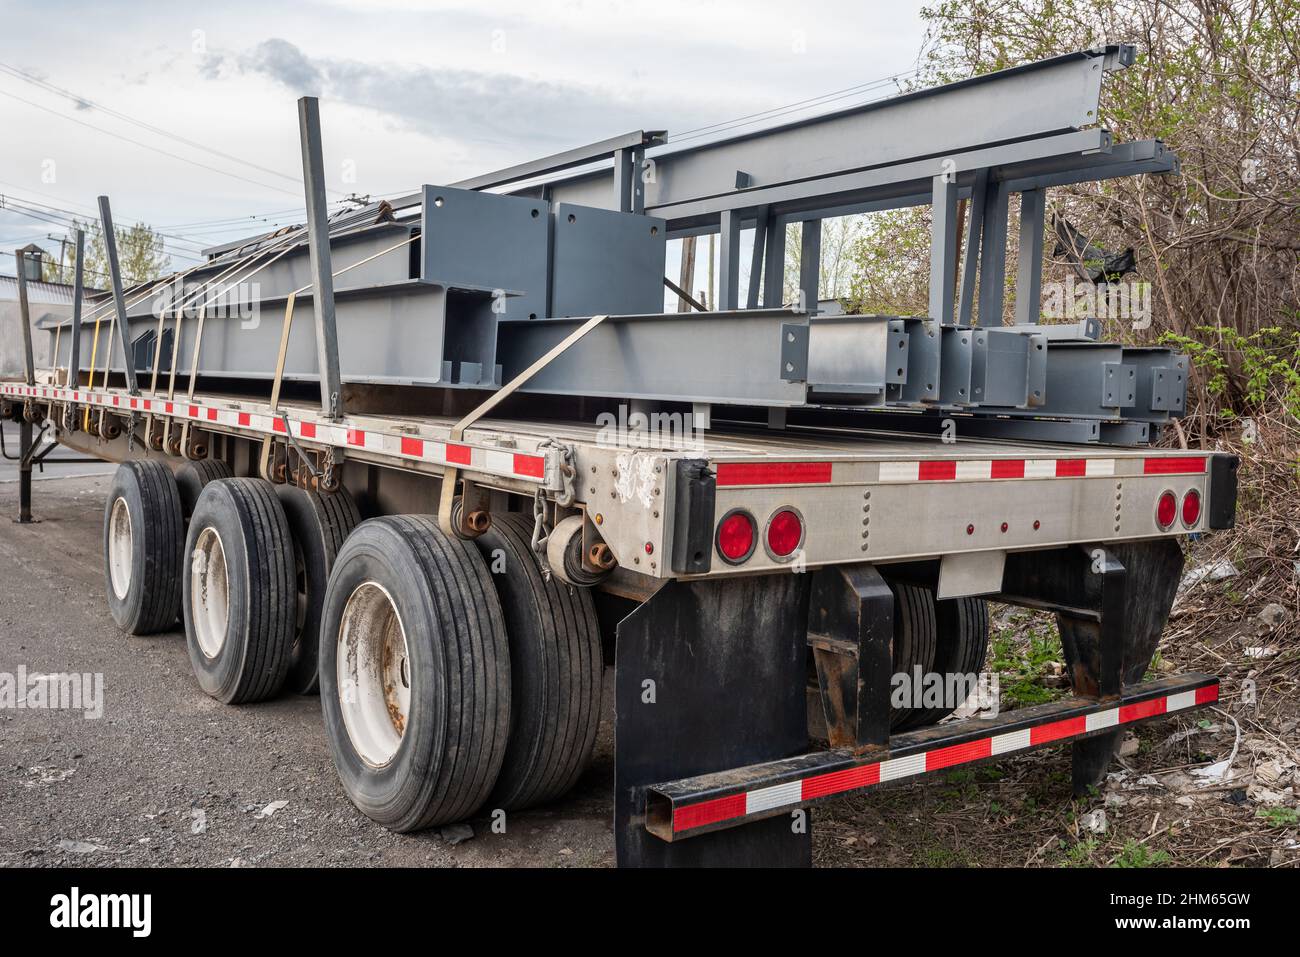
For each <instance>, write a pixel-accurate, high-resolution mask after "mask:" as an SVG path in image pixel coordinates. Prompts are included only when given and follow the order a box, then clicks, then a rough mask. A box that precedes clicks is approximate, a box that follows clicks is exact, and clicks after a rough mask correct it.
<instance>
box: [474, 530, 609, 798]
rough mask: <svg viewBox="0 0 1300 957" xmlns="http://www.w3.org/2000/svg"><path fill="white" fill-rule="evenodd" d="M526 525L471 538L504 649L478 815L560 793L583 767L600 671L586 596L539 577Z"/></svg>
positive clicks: (596, 630)
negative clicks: (506, 686) (506, 707)
mask: <svg viewBox="0 0 1300 957" xmlns="http://www.w3.org/2000/svg"><path fill="white" fill-rule="evenodd" d="M532 532H533V519H532V517H531V516H526V515H522V514H513V513H512V514H505V515H502V514H497V515H493V516H492V527H491V528H490V529H488V531H487V532H485V533H484V534H482V535H481V536H479V537H478V538H477V539H475V541H476V543H477V544H478V547H479V552H480V554H482V556H483V559H484V561H485V562H486V563H487V566H488V569H489V571H491V573H492V581H493V583H494V584H495V585H496V591H497V596H498V597H499V598H500V599H501V609H502V611H503V613H504V614H505V623H506V634H507V635H508V637H509V641H510V694H511V700H510V740H509V743H508V744H507V745H506V756H505V761H504V762H503V763H502V765H501V774H500V775H499V776H498V777H497V783H496V787H495V788H494V789H493V790H492V794H491V796H490V797H489V798H488V801H487V807H489V808H492V809H494V810H495V809H497V808H502V809H504V810H517V809H520V808H526V807H532V806H534V805H537V804H544V803H546V802H547V801H553V800H555V799H556V798H558V797H560V796H561V795H563V794H564V793H566V792H567V791H568V790H569V789H570V788H572V787H573V785H574V784H576V783H577V781H578V778H579V777H581V776H582V773H583V771H585V770H586V769H587V766H588V765H589V764H590V763H591V753H592V750H593V749H594V748H595V746H596V730H597V728H598V727H599V725H600V692H601V687H600V685H601V678H602V671H603V666H602V662H601V652H600V623H599V622H598V621H597V619H596V608H595V605H593V604H592V600H591V594H590V593H589V592H588V591H587V590H586V589H584V588H573V587H571V586H569V585H566V584H565V583H564V582H562V581H560V580H559V579H558V578H556V577H554V576H552V578H551V580H550V581H549V582H548V581H546V580H545V579H544V578H543V577H542V570H541V567H540V565H539V564H538V560H537V556H536V554H535V553H534V552H533V549H532Z"/></svg>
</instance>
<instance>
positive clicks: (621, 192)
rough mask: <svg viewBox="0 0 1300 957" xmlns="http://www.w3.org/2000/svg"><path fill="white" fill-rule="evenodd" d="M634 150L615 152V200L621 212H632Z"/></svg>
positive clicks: (616, 206)
mask: <svg viewBox="0 0 1300 957" xmlns="http://www.w3.org/2000/svg"><path fill="white" fill-rule="evenodd" d="M635 173H636V171H635V167H634V161H633V153H632V150H631V149H630V148H629V149H621V150H615V152H614V200H615V206H614V208H615V209H617V210H618V211H619V212H620V213H630V212H632V179H633V177H634V176H635Z"/></svg>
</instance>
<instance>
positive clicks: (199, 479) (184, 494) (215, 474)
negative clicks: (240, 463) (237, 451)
mask: <svg viewBox="0 0 1300 957" xmlns="http://www.w3.org/2000/svg"><path fill="white" fill-rule="evenodd" d="M231 474H232V473H231V471H230V466H229V465H227V464H226V463H225V462H223V461H222V460H221V459H199V461H197V462H186V463H185V464H184V465H183V466H181V469H180V471H179V472H177V473H176V487H177V488H178V489H180V493H181V514H182V515H184V516H185V521H186V522H188V521H189V520H190V516H191V515H193V514H194V506H195V504H196V503H197V502H198V500H199V495H201V494H202V493H203V486H205V485H207V484H208V483H209V482H215V481H216V480H217V479H223V478H230V476H231Z"/></svg>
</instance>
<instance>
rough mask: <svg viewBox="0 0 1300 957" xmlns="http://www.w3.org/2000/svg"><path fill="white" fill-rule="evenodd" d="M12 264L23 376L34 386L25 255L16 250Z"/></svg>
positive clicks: (33, 359) (33, 362)
mask: <svg viewBox="0 0 1300 957" xmlns="http://www.w3.org/2000/svg"><path fill="white" fill-rule="evenodd" d="M14 262H16V263H17V264H18V321H19V322H21V323H22V327H23V375H24V376H25V377H26V382H27V384H28V385H35V384H36V360H35V358H34V357H33V352H32V315H31V308H30V307H29V306H28V304H27V255H26V254H25V253H24V252H23V251H22V250H18V251H17V252H15V253H14Z"/></svg>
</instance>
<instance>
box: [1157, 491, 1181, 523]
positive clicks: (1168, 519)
mask: <svg viewBox="0 0 1300 957" xmlns="http://www.w3.org/2000/svg"><path fill="white" fill-rule="evenodd" d="M1177 517H1178V499H1177V498H1176V497H1175V496H1174V493H1173V492H1162V493H1161V495H1160V500H1159V501H1157V502H1156V524H1157V525H1159V526H1160V527H1161V528H1169V527H1170V526H1171V525H1173V524H1174V519H1176V518H1177Z"/></svg>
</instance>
